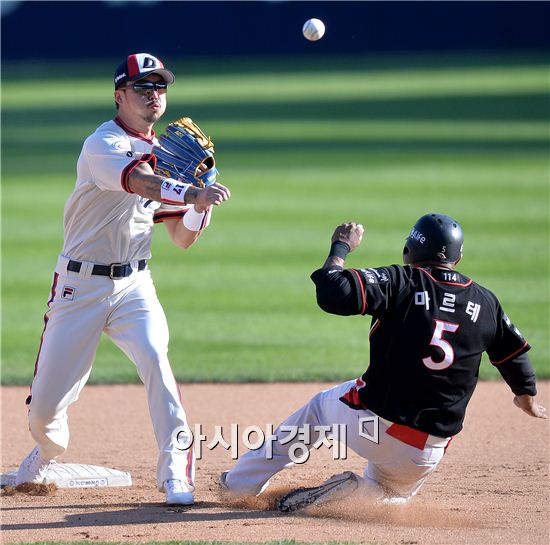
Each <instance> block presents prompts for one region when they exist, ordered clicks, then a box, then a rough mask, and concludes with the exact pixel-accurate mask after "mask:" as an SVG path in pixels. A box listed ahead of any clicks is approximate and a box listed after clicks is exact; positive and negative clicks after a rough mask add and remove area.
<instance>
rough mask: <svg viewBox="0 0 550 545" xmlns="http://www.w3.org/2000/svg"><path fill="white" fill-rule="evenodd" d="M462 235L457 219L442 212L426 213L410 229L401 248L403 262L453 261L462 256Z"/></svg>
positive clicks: (409, 263)
mask: <svg viewBox="0 0 550 545" xmlns="http://www.w3.org/2000/svg"><path fill="white" fill-rule="evenodd" d="M463 244H464V235H463V233H462V227H460V224H459V223H458V221H456V220H454V219H453V218H451V217H449V216H445V215H443V214H426V215H425V216H422V217H421V218H420V219H419V220H418V221H417V222H416V223H415V224H414V227H413V228H412V229H411V233H410V235H409V236H408V237H407V241H406V242H405V247H404V248H403V263H405V265H411V264H413V263H426V262H431V263H455V262H456V261H458V260H459V259H460V258H461V257H462V246H463Z"/></svg>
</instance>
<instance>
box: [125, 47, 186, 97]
mask: <svg viewBox="0 0 550 545" xmlns="http://www.w3.org/2000/svg"><path fill="white" fill-rule="evenodd" d="M151 74H158V75H159V76H160V77H161V78H162V79H163V80H164V81H165V82H166V83H168V84H170V83H174V81H175V79H176V77H175V76H174V74H173V73H172V72H170V70H167V69H166V68H164V64H163V63H162V61H161V60H160V59H158V58H157V57H155V56H153V55H151V54H150V53H135V54H134V55H128V57H126V58H125V59H124V60H123V61H122V62H121V63H120V64H119V65H118V66H117V69H116V71H115V89H118V88H119V87H120V86H121V85H122V84H124V83H126V82H127V81H137V80H140V79H143V78H146V77H147V76H150V75H151Z"/></svg>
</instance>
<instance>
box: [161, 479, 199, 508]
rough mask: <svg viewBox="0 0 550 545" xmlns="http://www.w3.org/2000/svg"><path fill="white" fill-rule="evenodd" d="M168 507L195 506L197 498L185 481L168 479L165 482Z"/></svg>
mask: <svg viewBox="0 0 550 545" xmlns="http://www.w3.org/2000/svg"><path fill="white" fill-rule="evenodd" d="M164 491H165V492H166V505H193V504H194V503H195V498H193V494H192V492H191V491H190V490H189V488H187V486H186V485H185V483H184V482H183V481H180V480H179V479H168V480H166V481H164Z"/></svg>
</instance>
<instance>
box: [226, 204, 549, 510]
mask: <svg viewBox="0 0 550 545" xmlns="http://www.w3.org/2000/svg"><path fill="white" fill-rule="evenodd" d="M362 236H363V227H362V225H358V224H355V223H347V224H344V225H340V226H339V227H337V228H336V230H335V232H334V234H333V236H332V246H331V251H330V255H329V257H328V258H327V260H326V262H325V264H324V265H323V267H322V268H321V269H319V270H317V271H315V272H314V273H313V274H312V276H311V278H312V280H313V282H314V283H315V285H316V288H317V302H318V304H319V306H320V307H321V308H322V309H323V310H325V311H326V312H329V313H332V314H338V315H343V316H347V315H356V314H360V315H364V314H369V315H371V316H372V323H371V328H370V335H369V337H370V365H369V367H368V369H367V370H366V372H365V373H364V374H363V376H362V377H361V378H359V379H357V380H355V381H349V382H346V383H344V384H340V385H338V386H335V387H334V388H331V389H329V390H326V391H324V392H321V393H320V394H318V395H316V396H315V397H314V398H313V399H312V400H311V401H310V402H309V403H308V404H307V405H305V406H304V407H302V408H301V409H299V410H298V411H297V412H296V413H294V414H293V415H291V416H290V417H289V418H287V419H286V420H285V422H283V424H281V426H280V427H279V428H278V429H277V430H276V432H275V435H276V437H277V440H276V441H275V442H273V444H272V445H271V446H269V447H268V446H266V445H264V447H262V448H261V449H260V450H257V451H253V452H249V453H247V454H246V455H245V456H243V457H242V458H241V459H240V460H239V462H238V463H237V464H236V466H235V467H234V468H233V469H232V470H231V471H229V472H227V473H225V474H223V475H222V484H223V485H224V486H225V488H226V489H228V490H229V491H232V492H235V493H239V494H258V493H259V492H261V491H262V490H263V489H264V488H265V486H266V485H267V483H268V480H269V478H270V477H271V476H272V475H274V474H275V473H277V472H278V471H280V470H281V469H282V468H283V467H285V466H286V465H287V464H288V463H289V462H291V461H292V457H291V455H290V453H291V449H292V446H293V445H294V444H295V443H296V442H297V441H296V440H294V441H292V440H291V441H287V439H288V433H287V430H289V429H291V428H293V427H294V428H296V427H297V428H300V429H303V428H304V427H308V428H309V437H308V441H305V440H303V438H304V437H305V435H304V434H303V433H302V435H301V438H302V441H301V442H302V443H305V444H307V446H308V447H310V448H311V446H313V445H315V443H316V442H317V441H318V440H319V430H321V429H322V428H321V426H326V425H330V426H334V425H335V424H342V425H345V428H346V430H347V446H348V447H350V448H351V449H353V450H354V451H355V452H357V453H358V454H359V455H361V456H362V457H364V458H365V459H367V460H368V464H367V467H366V469H365V472H364V475H363V477H359V476H358V475H355V474H354V473H352V472H349V471H348V472H345V473H343V474H340V475H336V476H334V477H332V478H331V479H329V480H328V481H326V482H325V483H323V484H322V485H321V486H319V487H316V488H309V489H300V490H297V491H294V492H292V493H290V494H289V495H287V496H285V497H284V498H282V500H280V502H279V508H280V510H282V511H295V510H297V509H301V508H303V507H306V506H307V505H311V504H314V503H315V504H320V503H323V502H327V501H333V500H334V499H338V498H341V497H344V496H346V495H348V494H350V493H351V492H353V491H355V490H356V489H359V492H360V493H362V494H363V495H365V496H370V497H375V498H376V499H381V500H383V501H388V502H395V503H397V502H399V503H400V502H405V501H407V500H408V499H409V498H411V497H412V496H414V495H415V494H416V493H417V492H418V490H419V489H420V487H421V486H422V484H423V483H424V481H425V479H426V478H427V476H428V475H429V474H430V473H431V472H432V471H433V470H434V469H435V468H436V467H437V465H438V463H439V462H440V460H441V459H442V457H443V455H444V453H445V449H446V447H447V445H448V443H449V441H450V440H451V438H452V436H453V435H456V434H457V433H458V432H459V431H460V430H461V429H462V424H463V420H464V414H465V411H466V406H467V404H468V402H469V400H470V398H471V396H472V393H473V391H474V388H475V386H476V383H477V379H478V373H479V365H480V362H481V356H482V354H483V352H487V354H488V356H489V359H490V361H491V363H492V364H493V365H495V366H496V367H497V369H498V370H499V371H500V373H501V375H502V377H503V378H504V380H505V381H506V382H507V383H508V385H509V386H510V388H511V390H512V392H513V393H514V394H515V397H514V403H515V404H516V405H517V406H518V407H519V408H521V409H523V410H524V411H525V412H526V413H527V414H529V415H531V416H534V417H538V418H546V409H545V408H544V407H542V406H540V405H539V404H538V403H536V401H535V398H534V396H535V395H536V387H535V373H534V371H533V368H532V367H531V364H530V362H529V359H528V356H527V351H528V350H529V349H530V346H529V344H528V343H527V341H525V339H524V338H523V336H522V335H521V333H520V332H519V331H518V329H517V328H516V327H515V326H514V325H513V324H512V323H511V321H510V320H509V318H508V317H507V316H506V314H505V313H504V311H503V310H502V307H501V306H500V303H499V301H498V299H497V298H496V296H495V295H494V294H493V293H491V292H490V291H489V290H487V289H485V288H483V287H482V286H480V285H479V284H476V283H475V282H474V281H473V280H471V279H470V278H468V277H466V276H464V275H463V274H461V273H459V272H458V271H456V270H455V266H456V265H457V263H458V262H459V261H460V259H461V258H462V247H463V233H462V229H461V227H460V225H459V224H458V222H457V221H455V220H453V219H452V218H450V217H448V216H444V215H441V214H427V215H425V216H423V217H422V218H420V219H419V220H418V221H417V222H416V224H415V225H414V227H413V229H412V230H411V233H410V235H409V237H408V238H407V242H406V245H405V248H404V250H403V261H404V263H405V265H404V266H401V265H391V266H388V267H378V268H368V269H345V268H344V262H345V258H346V256H347V254H348V253H349V252H350V251H353V250H354V249H355V248H356V247H357V246H358V245H359V244H360V242H361V239H362ZM358 422H359V423H360V425H358ZM316 429H317V431H316ZM271 449H272V456H271V459H270V456H268V454H269V453H270V452H269V451H270V450H271Z"/></svg>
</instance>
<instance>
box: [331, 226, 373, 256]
mask: <svg viewBox="0 0 550 545" xmlns="http://www.w3.org/2000/svg"><path fill="white" fill-rule="evenodd" d="M364 232H365V229H364V227H363V226H362V225H361V224H360V223H343V224H342V225H339V226H338V227H336V229H335V230H334V233H333V234H332V239H331V242H337V241H340V242H345V243H346V244H348V245H349V247H350V252H353V250H355V248H357V246H359V244H361V240H362V239H363V233H364Z"/></svg>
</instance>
